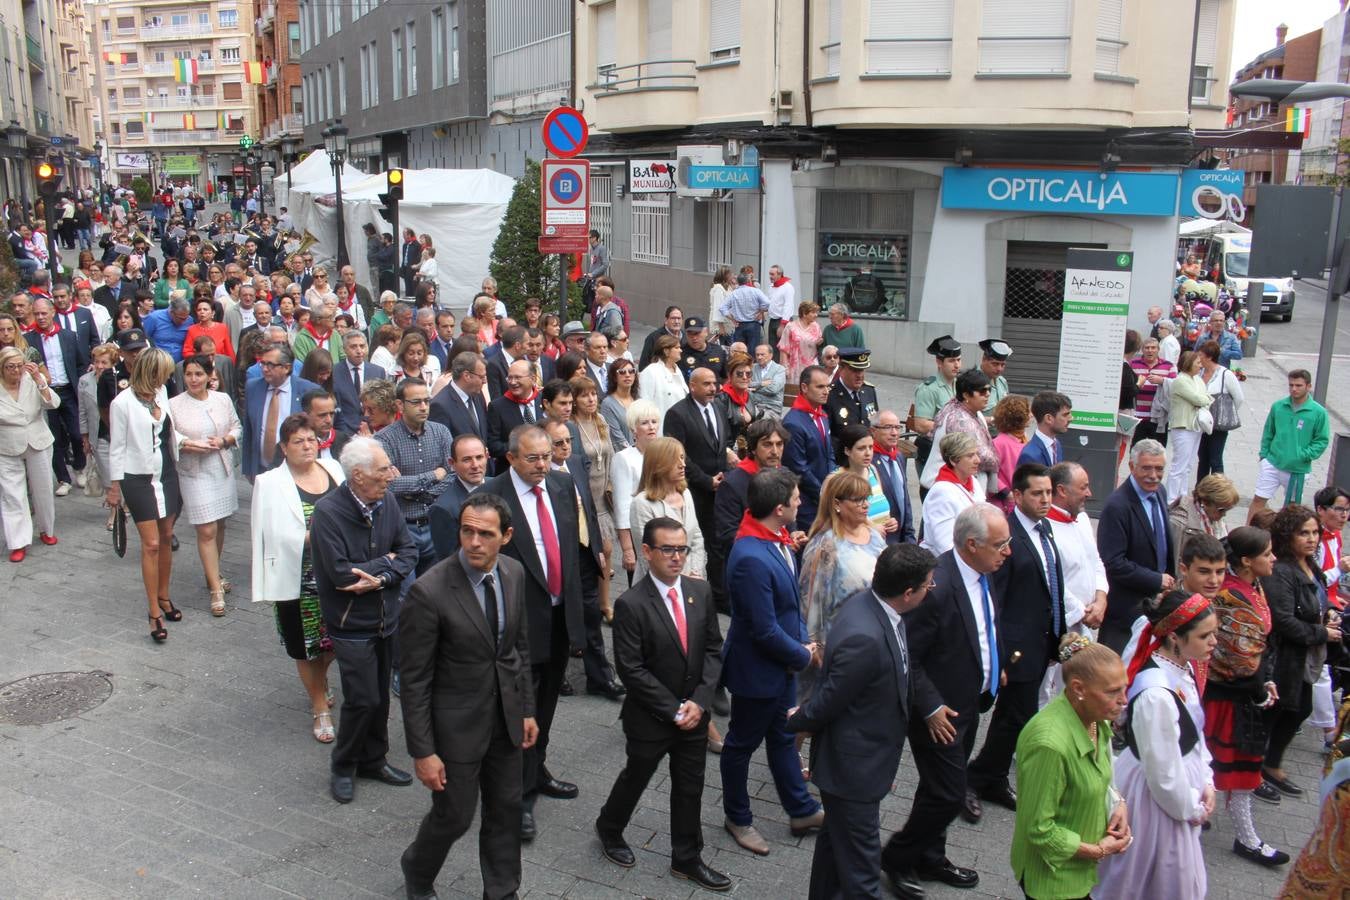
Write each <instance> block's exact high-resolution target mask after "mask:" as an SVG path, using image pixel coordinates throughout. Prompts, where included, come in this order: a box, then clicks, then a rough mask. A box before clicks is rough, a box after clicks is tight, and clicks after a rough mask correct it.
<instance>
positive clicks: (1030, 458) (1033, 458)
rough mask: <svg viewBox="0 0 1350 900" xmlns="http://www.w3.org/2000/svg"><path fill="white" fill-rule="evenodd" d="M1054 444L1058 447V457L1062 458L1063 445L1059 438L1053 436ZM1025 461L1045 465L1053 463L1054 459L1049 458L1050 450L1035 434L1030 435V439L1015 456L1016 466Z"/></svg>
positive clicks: (1021, 464)
mask: <svg viewBox="0 0 1350 900" xmlns="http://www.w3.org/2000/svg"><path fill="white" fill-rule="evenodd" d="M1055 446H1056V447H1058V448H1059V458H1060V459H1061V460H1062V459H1063V458H1064V445H1063V444H1061V443H1060V442H1059V438H1055ZM1027 463H1040V464H1041V465H1043V466H1047V467H1048V466H1053V465H1054V464H1055V461H1054V460H1053V459H1051V458H1050V451H1049V450H1047V449H1046V447H1045V442H1044V441H1042V440H1041V439H1040V438H1038V437H1036V436H1035V435H1032V436H1031V440H1029V441H1027V442H1026V445H1025V446H1024V447H1023V448H1022V452H1021V454H1020V455H1018V457H1017V465H1018V467H1021V466H1024V465H1026V464H1027Z"/></svg>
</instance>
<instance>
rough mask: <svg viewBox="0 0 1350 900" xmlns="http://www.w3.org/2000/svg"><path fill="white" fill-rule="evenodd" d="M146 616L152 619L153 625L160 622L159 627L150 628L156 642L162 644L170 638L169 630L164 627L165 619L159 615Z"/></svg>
mask: <svg viewBox="0 0 1350 900" xmlns="http://www.w3.org/2000/svg"><path fill="white" fill-rule="evenodd" d="M146 618H148V619H149V620H150V623H151V624H152V625H153V624H154V623H156V622H158V623H159V627H158V628H151V629H150V637H151V638H153V639H154V641H155V643H156V644H162V643H164V642H165V641H167V640H168V639H169V632H168V631H167V630H166V629H165V628H164V620H163V619H162V618H160V617H159V616H147V617H146Z"/></svg>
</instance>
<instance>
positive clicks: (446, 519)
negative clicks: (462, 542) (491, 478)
mask: <svg viewBox="0 0 1350 900" xmlns="http://www.w3.org/2000/svg"><path fill="white" fill-rule="evenodd" d="M481 486H482V485H479V487H481ZM470 493H471V492H470V491H469V489H468V488H467V487H465V486H464V482H462V481H460V480H459V479H458V478H451V479H450V480H449V483H448V484H446V486H445V490H443V491H441V495H440V496H439V497H437V498H436V502H435V503H433V504H431V505H430V506H428V507H427V518H428V519H430V525H431V543H432V545H433V546H434V547H435V548H436V558H437V559H449V558H450V557H451V556H452V555H454V554H455V553H456V552H457V551H458V550H459V511H460V508H461V507H463V506H464V501H465V500H467V499H469V494H470Z"/></svg>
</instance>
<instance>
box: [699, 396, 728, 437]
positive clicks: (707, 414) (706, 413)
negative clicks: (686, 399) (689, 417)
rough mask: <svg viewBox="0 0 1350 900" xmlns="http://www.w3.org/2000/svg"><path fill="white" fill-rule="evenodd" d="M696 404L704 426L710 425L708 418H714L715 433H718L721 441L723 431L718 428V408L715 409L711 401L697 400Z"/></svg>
mask: <svg viewBox="0 0 1350 900" xmlns="http://www.w3.org/2000/svg"><path fill="white" fill-rule="evenodd" d="M694 405H695V406H697V407H698V418H699V421H700V422H701V423H702V425H703V427H704V428H707V427H708V420H709V419H711V420H712V423H713V433H714V434H716V435H717V439H718V440H719V441H720V440H721V439H722V432H721V431H720V430H718V428H717V410H715V409H713V405H712V404H711V403H699V402H698V401H697V400H695V401H694Z"/></svg>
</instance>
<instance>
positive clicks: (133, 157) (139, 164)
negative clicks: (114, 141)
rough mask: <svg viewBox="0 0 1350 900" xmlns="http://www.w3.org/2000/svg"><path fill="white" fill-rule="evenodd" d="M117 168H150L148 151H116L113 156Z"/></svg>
mask: <svg viewBox="0 0 1350 900" xmlns="http://www.w3.org/2000/svg"><path fill="white" fill-rule="evenodd" d="M114 159H115V160H116V163H117V168H119V169H148V168H150V155H149V154H148V153H118V154H116V155H115V156H114Z"/></svg>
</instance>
